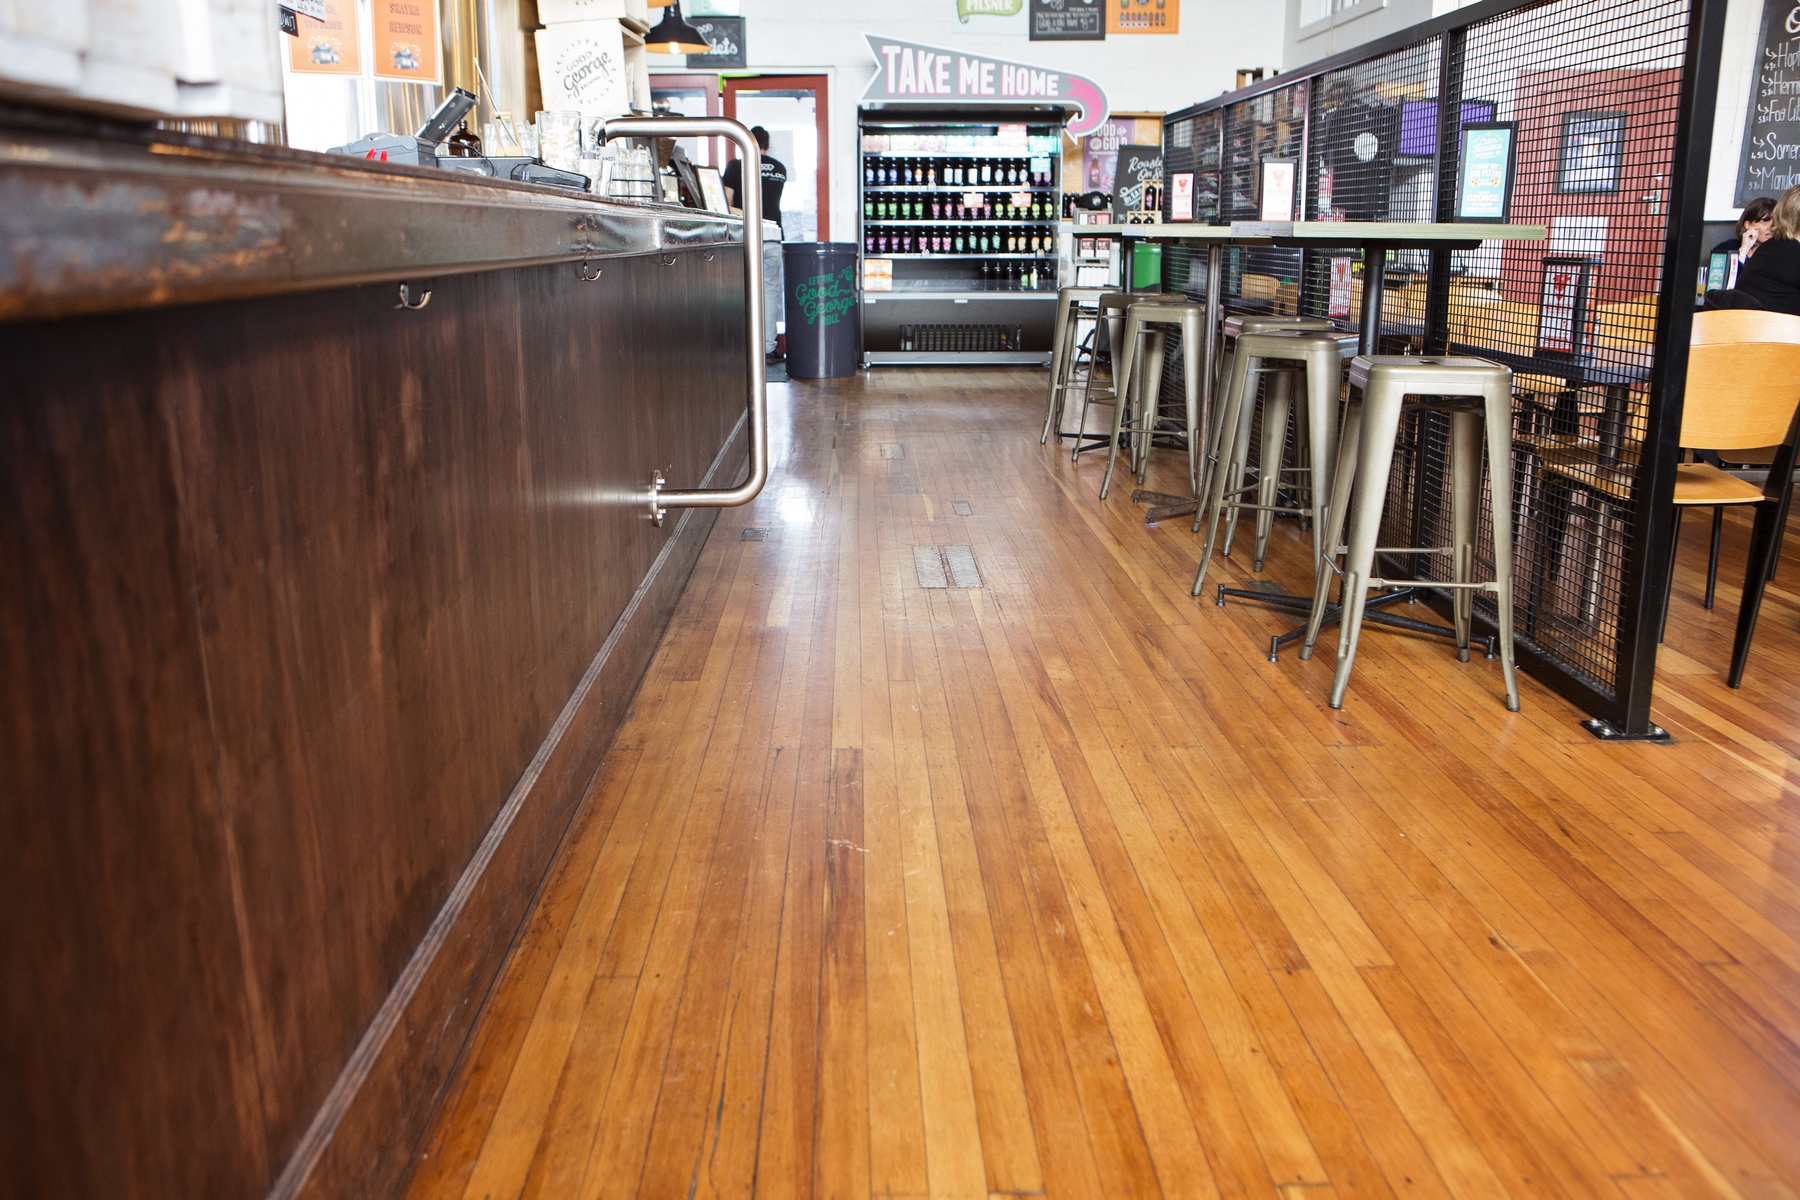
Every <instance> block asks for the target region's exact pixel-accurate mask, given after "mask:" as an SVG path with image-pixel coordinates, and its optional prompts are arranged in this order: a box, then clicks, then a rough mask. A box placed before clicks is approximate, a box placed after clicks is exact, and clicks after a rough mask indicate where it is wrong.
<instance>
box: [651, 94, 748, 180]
mask: <svg viewBox="0 0 1800 1200" xmlns="http://www.w3.org/2000/svg"><path fill="white" fill-rule="evenodd" d="M659 87H661V88H664V89H671V88H681V89H684V90H686V89H692V90H695V91H700V92H704V93H705V95H706V115H707V116H709V117H722V116H724V115H725V108H724V102H723V100H722V99H721V97H720V94H719V77H718V76H717V75H701V74H699V73H697V72H694V71H657V72H655V73H654V74H652V75H651V76H650V91H651V93H652V95H654V94H655V92H656V90H657V88H659ZM706 140H707V141H708V142H711V143H712V150H711V151H710V155H709V156H710V157H711V159H712V162H713V165H714V166H715V167H717V168H718V169H719V170H721V171H723V170H724V169H725V147H727V146H729V145H730V144H731V143H730V142H727V141H726V140H725V139H724V138H720V137H712V138H707V139H706Z"/></svg>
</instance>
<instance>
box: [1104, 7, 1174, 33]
mask: <svg viewBox="0 0 1800 1200" xmlns="http://www.w3.org/2000/svg"><path fill="white" fill-rule="evenodd" d="M1180 32H1181V0H1113V2H1112V3H1111V4H1108V5H1107V6H1106V36H1107V37H1114V36H1116V35H1119V34H1128V33H1180Z"/></svg>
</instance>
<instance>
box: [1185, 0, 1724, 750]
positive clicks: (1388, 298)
mask: <svg viewBox="0 0 1800 1200" xmlns="http://www.w3.org/2000/svg"><path fill="white" fill-rule="evenodd" d="M1723 10H1724V0H1538V2H1531V3H1518V2H1516V0H1514V2H1507V0H1491V2H1489V3H1485V4H1480V5H1476V6H1472V7H1470V8H1465V9H1462V10H1460V11H1459V12H1456V13H1454V14H1451V15H1449V16H1446V17H1443V18H1439V19H1437V20H1435V21H1431V22H1428V23H1426V24H1424V25H1421V26H1418V27H1415V28H1414V29H1412V30H1409V31H1405V32H1402V33H1400V34H1396V35H1394V36H1392V37H1389V38H1386V39H1383V40H1381V41H1379V42H1376V43H1373V44H1371V45H1369V46H1366V47H1362V48H1360V49H1358V50H1355V51H1351V52H1348V53H1346V54H1342V55H1338V56H1336V57H1334V58H1331V59H1328V60H1325V61H1324V62H1321V63H1318V64H1315V65H1313V66H1312V67H1309V68H1306V69H1305V70H1304V71H1302V72H1297V73H1294V74H1290V75H1284V76H1281V77H1279V79H1278V80H1276V81H1271V82H1270V83H1265V84H1261V85H1257V86H1254V87H1252V88H1249V89H1245V90H1244V91H1240V92H1237V93H1233V94H1231V95H1228V96H1224V97H1221V98H1220V99H1218V100H1215V101H1211V102H1208V103H1207V104H1203V105H1198V106H1196V107H1195V108H1193V109H1188V110H1184V111H1183V112H1180V113H1173V114H1170V116H1169V117H1168V118H1167V121H1166V123H1165V130H1167V131H1168V134H1167V136H1169V137H1171V138H1173V137H1174V136H1175V131H1176V130H1180V131H1182V132H1181V133H1180V137H1181V138H1182V140H1183V142H1184V143H1185V144H1184V145H1183V146H1182V147H1181V151H1180V153H1181V155H1182V157H1179V158H1177V157H1176V155H1175V153H1174V152H1173V150H1172V149H1171V150H1168V151H1166V152H1165V157H1166V159H1167V161H1169V162H1171V163H1176V164H1178V165H1175V166H1171V167H1170V168H1169V169H1170V170H1190V169H1192V170H1195V171H1196V172H1198V170H1199V167H1198V165H1197V162H1198V160H1197V156H1196V153H1195V150H1194V148H1193V145H1194V143H1195V141H1196V137H1197V134H1198V131H1199V130H1200V129H1201V128H1202V127H1203V122H1204V121H1205V120H1206V119H1208V118H1215V117H1216V118H1217V119H1219V120H1220V121H1221V125H1220V127H1219V128H1220V141H1221V146H1222V154H1221V177H1220V203H1219V209H1218V211H1219V217H1218V221H1217V222H1216V223H1220V224H1223V223H1228V222H1230V221H1232V220H1255V219H1257V217H1258V215H1259V214H1258V208H1257V201H1258V197H1257V183H1258V178H1259V164H1260V163H1261V162H1262V161H1263V160H1265V159H1269V158H1292V159H1294V160H1295V161H1296V162H1297V163H1298V164H1299V167H1300V178H1301V181H1302V184H1301V187H1302V193H1301V194H1302V195H1303V197H1304V205H1303V214H1304V218H1305V219H1306V220H1308V221H1333V220H1344V221H1386V222H1433V221H1435V222H1447V221H1453V220H1454V219H1455V215H1456V214H1455V206H1456V187H1457V170H1458V168H1457V157H1458V153H1459V147H1460V141H1461V134H1462V128H1463V126H1464V125H1465V124H1473V123H1494V122H1504V123H1510V124H1511V125H1512V126H1513V127H1514V131H1515V142H1516V146H1517V166H1516V171H1515V179H1514V186H1513V191H1512V200H1511V212H1510V218H1509V219H1510V220H1512V221H1514V222H1518V223H1523V224H1530V225H1542V226H1545V227H1547V229H1548V238H1547V239H1546V240H1544V241H1541V242H1530V241H1518V242H1504V243H1502V242H1489V243H1484V244H1482V245H1481V246H1480V247H1478V248H1475V249H1470V250H1431V251H1427V250H1408V249H1400V250H1392V251H1389V252H1388V253H1387V254H1386V256H1385V262H1383V263H1382V264H1381V266H1380V269H1381V270H1382V272H1383V275H1382V279H1383V282H1384V300H1383V303H1382V321H1381V331H1380V332H1381V343H1382V349H1383V351H1384V352H1388V353H1395V352H1415V353H1416V352H1431V353H1443V352H1449V353H1453V354H1467V355H1475V356H1479V357H1483V358H1487V359H1491V360H1495V361H1499V362H1502V363H1505V364H1506V365H1508V366H1510V367H1511V368H1512V369H1513V372H1514V382H1515V387H1514V406H1513V407H1514V441H1513V447H1514V475H1513V495H1512V519H1513V523H1514V529H1515V539H1514V540H1515V547H1516V553H1515V563H1514V619H1515V627H1516V630H1517V632H1518V636H1519V654H1520V661H1521V663H1522V664H1524V665H1525V666H1526V668H1527V669H1528V670H1530V671H1531V672H1532V673H1533V674H1534V675H1536V676H1537V677H1539V678H1540V679H1543V680H1545V681H1546V682H1549V683H1550V684H1552V686H1555V687H1557V688H1558V690H1560V691H1562V692H1564V693H1565V694H1566V695H1568V696H1570V697H1571V698H1572V699H1575V700H1576V701H1577V702H1578V703H1579V704H1581V705H1582V706H1583V707H1585V708H1587V709H1588V710H1589V711H1590V712H1592V713H1594V714H1595V715H1596V716H1597V717H1601V718H1604V719H1605V721H1606V722H1607V723H1608V725H1609V727H1610V728H1611V729H1613V730H1616V731H1618V732H1621V733H1624V734H1627V735H1630V736H1643V735H1645V734H1647V733H1650V732H1652V731H1653V728H1654V727H1653V726H1651V725H1650V722H1649V698H1650V685H1651V677H1652V674H1653V671H1654V666H1655V627H1656V626H1657V624H1659V622H1660V617H1661V612H1662V607H1663V604H1664V603H1665V602H1666V596H1665V594H1664V592H1665V583H1664V581H1665V579H1666V573H1667V569H1668V556H1669V555H1670V554H1671V553H1672V544H1671V541H1670V536H1671V527H1672V521H1673V514H1672V508H1671V505H1670V497H1671V495H1672V487H1673V474H1674V462H1675V457H1676V447H1675V445H1674V442H1675V438H1676V431H1677V429H1678V427H1679V423H1680V403H1681V392H1682V383H1683V379H1684V375H1685V371H1686V358H1687V351H1686V345H1687V339H1688V336H1689V328H1690V323H1691V319H1692V306H1693V301H1692V297H1693V282H1692V281H1693V279H1694V277H1695V272H1696V270H1697V264H1698V258H1699V239H1700V212H1701V203H1702V200H1703V197H1704V190H1705V176H1706V170H1707V165H1708V159H1709V149H1710V141H1711V126H1712V108H1713V99H1714V92H1715V90H1716V82H1717V79H1716V76H1717V66H1718V53H1719V44H1720V41H1721V36H1722V27H1723V20H1724V16H1723ZM1165 215H1167V214H1165ZM1196 217H1197V219H1199V220H1206V218H1205V217H1202V216H1199V214H1198V213H1197V214H1196ZM1196 263H1200V264H1202V265H1201V266H1199V267H1196V266H1195V265H1194V264H1196ZM1203 264H1204V252H1201V251H1194V252H1191V253H1170V252H1169V251H1165V258H1164V270H1163V279H1164V286H1165V288H1167V289H1170V290H1180V291H1184V292H1187V293H1189V294H1191V295H1199V294H1200V292H1201V291H1202V290H1203V287H1202V285H1203V282H1204V277H1205V270H1204V265H1203ZM1226 267H1227V270H1226V273H1225V278H1224V286H1223V293H1224V298H1225V301H1226V304H1227V307H1228V309H1231V310H1237V309H1245V310H1251V311H1254V310H1264V311H1267V310H1268V309H1270V308H1273V309H1274V310H1276V311H1287V312H1292V311H1299V312H1302V313H1306V314H1307V315H1312V316H1330V317H1333V318H1336V319H1338V320H1341V321H1343V322H1344V323H1345V324H1346V326H1348V325H1349V324H1351V323H1353V322H1355V321H1357V320H1358V319H1359V318H1360V315H1361V299H1362V291H1363V287H1364V284H1365V275H1366V272H1367V271H1368V270H1372V269H1375V268H1374V267H1373V266H1371V265H1366V264H1364V263H1363V262H1362V252H1361V250H1360V249H1359V248H1358V247H1357V246H1356V245H1353V244H1347V245H1345V246H1344V247H1342V248H1318V249H1314V248H1311V247H1310V245H1309V248H1308V249H1307V250H1306V251H1304V252H1302V251H1299V250H1295V249H1284V248H1275V249H1261V248H1257V249H1250V248H1239V249H1235V250H1232V251H1229V252H1228V253H1227V255H1226ZM1447 435H1448V419H1447V417H1445V416H1443V415H1442V414H1430V413H1427V414H1422V415H1418V416H1413V417H1409V418H1408V421H1407V422H1406V424H1405V425H1404V427H1403V429H1402V432H1401V440H1400V444H1399V446H1398V448H1397V453H1396V457H1395V467H1394V472H1393V474H1392V476H1391V477H1390V491H1389V497H1388V505H1387V512H1386V516H1385V518H1384V529H1383V532H1382V538H1381V540H1382V543H1383V544H1385V545H1413V546H1425V545H1442V544H1445V543H1446V542H1448V541H1449V540H1450V538H1449V522H1450V489H1449V479H1450V471H1449V463H1448V436H1447ZM1481 512H1482V520H1481V525H1482V528H1481V535H1480V536H1481V540H1480V545H1479V547H1478V566H1477V573H1478V575H1480V574H1481V573H1482V572H1491V571H1492V570H1493V561H1492V558H1493V549H1492V546H1493V543H1492V528H1491V522H1490V520H1489V518H1488V507H1487V501H1486V498H1485V497H1483V499H1482V502H1481ZM1384 569H1385V571H1386V573H1387V574H1388V575H1389V576H1390V577H1397V576H1404V575H1412V576H1413V577H1415V578H1418V579H1419V580H1420V581H1421V582H1422V583H1425V584H1427V585H1428V584H1429V583H1430V582H1431V581H1433V580H1438V581H1448V580H1449V579H1450V578H1451V571H1452V564H1451V563H1450V561H1449V559H1448V558H1445V557H1438V556H1423V555H1421V556H1408V557H1406V558H1404V559H1400V560H1396V561H1393V562H1389V563H1388V564H1386V566H1385V568H1384ZM1433 596H1434V603H1435V602H1439V601H1441V600H1442V596H1443V594H1442V593H1433ZM1476 608H1477V617H1478V620H1484V621H1485V623H1486V624H1487V625H1488V626H1489V627H1490V628H1491V626H1492V622H1493V619H1494V616H1495V613H1494V609H1493V599H1492V597H1491V596H1490V595H1487V594H1478V599H1477V601H1476Z"/></svg>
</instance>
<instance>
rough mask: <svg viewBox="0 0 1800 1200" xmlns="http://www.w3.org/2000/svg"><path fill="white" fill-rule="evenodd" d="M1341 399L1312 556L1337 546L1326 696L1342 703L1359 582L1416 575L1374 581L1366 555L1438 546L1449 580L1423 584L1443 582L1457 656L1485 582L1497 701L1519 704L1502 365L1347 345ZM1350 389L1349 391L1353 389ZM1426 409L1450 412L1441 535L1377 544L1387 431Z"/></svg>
mask: <svg viewBox="0 0 1800 1200" xmlns="http://www.w3.org/2000/svg"><path fill="white" fill-rule="evenodd" d="M1350 388H1351V393H1350V406H1349V410H1348V411H1347V412H1346V414H1345V416H1344V428H1343V433H1342V436H1341V437H1340V438H1339V441H1338V451H1337V454H1338V458H1337V472H1336V478H1335V479H1334V480H1333V482H1332V487H1331V502H1330V504H1329V505H1328V506H1327V508H1326V514H1327V517H1326V519H1327V521H1328V524H1327V525H1326V526H1325V534H1324V536H1323V537H1321V538H1320V539H1319V542H1318V544H1319V545H1320V546H1321V547H1324V549H1323V550H1322V551H1321V554H1320V562H1321V564H1323V565H1324V566H1330V567H1332V568H1333V569H1336V564H1335V563H1334V562H1333V561H1332V560H1333V558H1334V557H1335V556H1336V555H1338V554H1343V555H1344V566H1343V576H1344V590H1343V598H1342V604H1343V618H1342V629H1341V632H1340V633H1339V634H1338V656H1337V673H1336V674H1335V675H1334V676H1333V677H1332V680H1331V707H1333V708H1342V707H1343V706H1344V691H1345V689H1346V688H1348V687H1349V686H1350V667H1351V664H1352V663H1353V662H1354V661H1355V658H1356V639H1357V635H1358V634H1359V633H1360V632H1361V631H1362V620H1363V609H1364V606H1365V605H1366V604H1367V602H1368V595H1369V589H1370V588H1382V587H1399V586H1405V587H1413V586H1417V585H1418V582H1419V581H1418V580H1416V579H1404V580H1386V579H1381V578H1378V577H1376V576H1375V575H1374V574H1373V572H1374V569H1375V555H1376V554H1377V553H1381V554H1448V555H1450V556H1451V557H1452V559H1453V561H1454V563H1455V567H1454V574H1455V580H1454V582H1450V583H1439V582H1436V581H1432V582H1431V583H1430V584H1428V585H1427V586H1430V587H1434V588H1444V589H1448V590H1450V591H1452V592H1453V594H1454V598H1453V610H1454V617H1455V625H1456V647H1457V657H1458V658H1459V659H1461V660H1462V661H1463V662H1467V661H1469V623H1470V617H1471V614H1472V609H1473V606H1474V599H1475V598H1474V594H1473V593H1474V592H1475V591H1477V590H1480V591H1489V592H1493V593H1494V600H1495V604H1496V606H1497V608H1498V612H1497V613H1496V616H1497V618H1498V620H1497V623H1498V625H1499V633H1500V638H1499V641H1500V672H1501V675H1502V676H1503V678H1504V679H1505V682H1506V707H1507V709H1508V710H1509V711H1512V712H1517V711H1519V682H1518V675H1517V672H1516V670H1515V669H1514V665H1513V628H1512V620H1513V612H1512V576H1513V544H1512V542H1513V529H1512V423H1513V417H1512V371H1511V370H1509V369H1508V368H1506V367H1504V366H1501V365H1500V364H1499V363H1493V362H1489V361H1487V360H1486V359H1483V358H1445V357H1437V356H1430V357H1413V356H1410V355H1391V354H1383V355H1358V356H1357V357H1356V359H1355V360H1354V361H1352V362H1351V364H1350ZM1358 392H1360V393H1361V395H1360V396H1358V394H1357V393H1358ZM1409 408H1410V409H1421V408H1424V409H1435V410H1438V411H1447V412H1449V413H1450V497H1451V499H1450V530H1451V538H1452V539H1453V542H1452V544H1451V545H1450V546H1438V547H1426V548H1421V547H1412V546H1403V547H1385V546H1383V547H1378V546H1376V545H1375V539H1376V536H1377V534H1378V533H1379V532H1380V529H1381V512H1382V508H1383V506H1384V505H1385V503H1386V501H1387V494H1388V471H1389V468H1390V467H1391V466H1392V465H1393V461H1394V441H1395V439H1396V437H1397V436H1398V434H1399V430H1400V417H1401V415H1402V413H1403V412H1404V411H1405V410H1407V409H1409ZM1484 424H1485V426H1486V436H1487V458H1488V494H1489V500H1490V504H1491V506H1492V510H1493V525H1494V580H1493V582H1491V583H1476V582H1474V580H1473V578H1472V577H1473V575H1474V566H1475V533H1476V528H1477V520H1476V516H1477V514H1476V509H1477V506H1478V504H1479V503H1480V497H1481V441H1482V435H1483V426H1484ZM1353 486H1354V487H1355V489H1356V501H1355V506H1354V508H1353V509H1352V510H1350V513H1349V524H1350V540H1349V543H1348V545H1344V544H1342V543H1341V542H1340V540H1339V539H1340V538H1341V537H1342V536H1343V531H1344V523H1345V514H1346V510H1347V509H1348V508H1349V507H1350V506H1349V501H1350V492H1351V488H1352V487H1353ZM1330 587H1331V572H1330V571H1327V570H1324V569H1321V570H1320V571H1319V572H1318V578H1317V580H1316V582H1315V583H1314V586H1313V604H1312V617H1311V619H1310V620H1309V621H1308V622H1307V627H1306V643H1305V645H1304V646H1303V647H1302V649H1301V651H1300V657H1301V658H1311V657H1312V648H1313V642H1314V641H1315V640H1316V639H1317V638H1318V636H1319V626H1320V625H1321V624H1322V623H1323V621H1324V617H1325V610H1326V608H1327V607H1328V605H1327V602H1326V601H1327V593H1328V592H1329V591H1330Z"/></svg>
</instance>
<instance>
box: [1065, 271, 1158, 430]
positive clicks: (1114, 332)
mask: <svg viewBox="0 0 1800 1200" xmlns="http://www.w3.org/2000/svg"><path fill="white" fill-rule="evenodd" d="M1137 299H1140V297H1137V296H1133V295H1131V294H1130V293H1129V292H1102V293H1101V294H1100V298H1099V299H1098V300H1096V301H1094V310H1095V312H1096V313H1097V314H1098V316H1097V317H1096V319H1095V326H1094V360H1093V361H1094V362H1096V363H1097V362H1098V361H1099V357H1100V334H1101V333H1105V334H1106V346H1107V354H1108V356H1109V357H1110V358H1111V359H1112V384H1113V386H1112V391H1111V392H1109V393H1107V398H1106V399H1103V400H1096V399H1094V389H1093V387H1092V385H1091V381H1092V376H1093V372H1094V370H1095V369H1096V368H1095V367H1094V366H1093V365H1090V366H1089V368H1088V375H1089V380H1090V386H1088V387H1085V388H1083V389H1082V390H1081V420H1080V421H1078V422H1077V423H1076V425H1075V428H1077V429H1086V428H1087V412H1088V405H1089V404H1103V405H1104V404H1111V405H1114V406H1115V409H1116V406H1117V405H1118V403H1119V401H1120V400H1121V399H1122V393H1123V392H1124V390H1125V389H1124V385H1123V383H1122V382H1121V381H1122V380H1123V378H1124V377H1123V376H1122V375H1120V373H1119V343H1120V340H1121V339H1122V337H1123V336H1124V331H1125V312H1126V310H1127V309H1129V308H1130V307H1131V304H1132V301H1134V300H1137ZM1111 440H1112V443H1113V444H1114V445H1115V446H1116V445H1117V444H1118V435H1117V434H1116V433H1115V434H1114V435H1113V436H1112V439H1111ZM1099 445H1100V443H1099V442H1098V441H1097V440H1095V441H1089V440H1086V439H1083V438H1076V439H1075V449H1074V451H1073V452H1072V453H1071V454H1070V455H1069V461H1070V462H1077V461H1079V460H1080V458H1081V452H1082V451H1083V450H1092V449H1095V448H1096V447H1098V446H1099Z"/></svg>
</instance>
